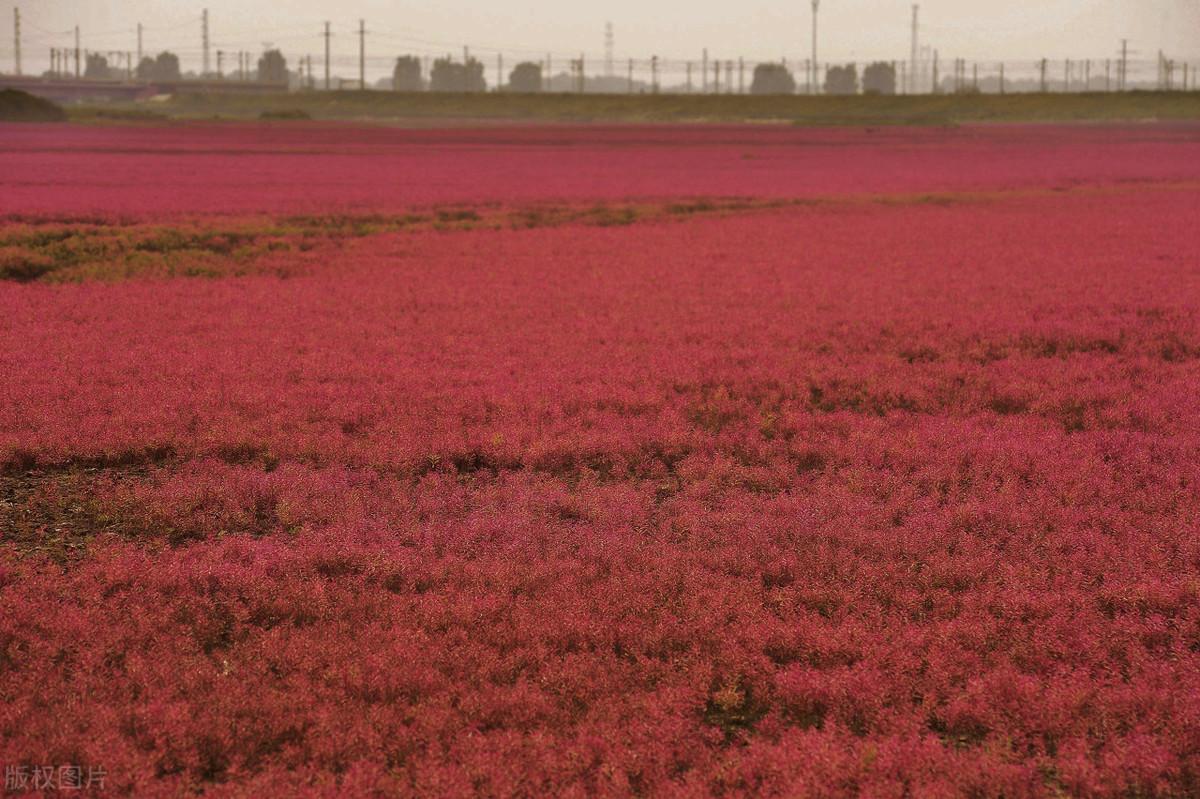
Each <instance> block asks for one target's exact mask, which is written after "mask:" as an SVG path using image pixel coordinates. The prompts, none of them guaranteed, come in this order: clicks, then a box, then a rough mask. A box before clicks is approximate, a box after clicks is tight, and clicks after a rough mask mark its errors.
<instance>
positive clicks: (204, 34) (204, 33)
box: [200, 8, 209, 78]
mask: <svg viewBox="0 0 1200 799" xmlns="http://www.w3.org/2000/svg"><path fill="white" fill-rule="evenodd" d="M200 33H201V36H200V38H201V40H202V41H201V43H202V45H203V47H204V71H203V73H202V75H203V77H206V78H207V77H208V73H209V58H208V9H207V8H206V9H204V13H203V14H201V15H200Z"/></svg>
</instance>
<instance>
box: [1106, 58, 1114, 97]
mask: <svg viewBox="0 0 1200 799" xmlns="http://www.w3.org/2000/svg"><path fill="white" fill-rule="evenodd" d="M1104 91H1106V92H1111V91H1112V59H1111V58H1106V59H1104Z"/></svg>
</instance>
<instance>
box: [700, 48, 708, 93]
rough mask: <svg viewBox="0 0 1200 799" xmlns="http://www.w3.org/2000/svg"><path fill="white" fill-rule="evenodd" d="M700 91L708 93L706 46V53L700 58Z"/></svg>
mask: <svg viewBox="0 0 1200 799" xmlns="http://www.w3.org/2000/svg"><path fill="white" fill-rule="evenodd" d="M700 92H701V94H708V48H707V47H705V48H704V55H703V56H701V58H700Z"/></svg>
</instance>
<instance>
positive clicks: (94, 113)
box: [71, 91, 1200, 125]
mask: <svg viewBox="0 0 1200 799" xmlns="http://www.w3.org/2000/svg"><path fill="white" fill-rule="evenodd" d="M71 116H72V118H73V119H76V120H79V121H93V120H95V121H102V120H104V119H121V118H124V119H129V120H135V121H136V120H139V119H140V120H152V119H185V120H186V119H213V118H219V119H259V118H270V117H277V118H287V117H297V118H311V119H342V120H375V121H383V122H408V123H412V124H420V123H422V122H423V121H424V122H435V121H443V122H444V121H480V122H498V121H545V122H571V121H578V122H746V121H751V122H778V123H792V124H799V125H888V124H893V125H946V124H959V123H971V122H1120V121H1143V120H1200V92H1187V93H1184V92H1130V93H1126V94H1107V93H1089V94H1010V95H1003V96H1001V95H982V94H973V95H972V94H959V95H937V96H913V97H903V96H896V97H885V96H855V97H806V96H771V97H756V96H749V95H649V94H628V95H622V94H616V95H591V94H587V95H579V94H431V93H421V94H403V93H393V92H377V91H373V92H300V93H293V94H278V95H270V94H268V95H229V94H208V95H186V96H178V97H174V98H171V99H169V100H166V101H164V102H161V103H154V104H141V105H136V106H135V105H124V106H106V107H79V108H74V109H72V110H71Z"/></svg>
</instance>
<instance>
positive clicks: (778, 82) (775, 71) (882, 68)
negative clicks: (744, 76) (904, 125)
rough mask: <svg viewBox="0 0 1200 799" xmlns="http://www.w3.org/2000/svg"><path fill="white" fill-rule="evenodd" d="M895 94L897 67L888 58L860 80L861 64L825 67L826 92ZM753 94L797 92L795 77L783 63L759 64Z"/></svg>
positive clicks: (871, 66)
mask: <svg viewBox="0 0 1200 799" xmlns="http://www.w3.org/2000/svg"><path fill="white" fill-rule="evenodd" d="M860 90H861V91H862V93H863V94H895V93H896V68H895V67H894V66H893V65H892V64H890V63H887V62H885V61H877V62H875V63H873V64H870V65H868V66H867V68H866V69H864V70H863V73H862V80H861V82H860V80H859V75H858V67H857V66H855V65H854V64H845V65H832V66H829V67H827V68H826V70H825V85H824V86H823V91H824V92H825V94H834V95H847V94H858V93H859V91H860ZM750 93H751V94H795V93H796V79H795V77H794V76H793V75H792V73H791V72H789V71H788V69H787V67H786V66H784V65H783V64H782V63H778V64H759V65H758V66H756V67H755V68H754V80H753V81H752V82H751V84H750Z"/></svg>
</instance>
